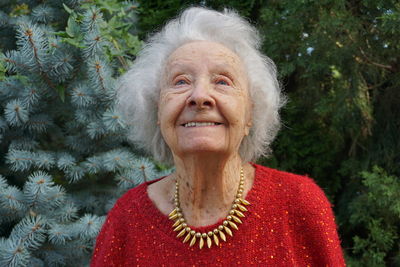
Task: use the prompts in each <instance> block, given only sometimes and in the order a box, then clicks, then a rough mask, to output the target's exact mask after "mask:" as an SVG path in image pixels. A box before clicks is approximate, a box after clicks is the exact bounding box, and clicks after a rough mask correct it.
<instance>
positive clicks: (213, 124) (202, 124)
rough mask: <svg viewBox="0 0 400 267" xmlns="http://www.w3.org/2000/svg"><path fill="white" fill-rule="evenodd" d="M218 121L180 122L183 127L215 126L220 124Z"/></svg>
mask: <svg viewBox="0 0 400 267" xmlns="http://www.w3.org/2000/svg"><path fill="white" fill-rule="evenodd" d="M221 124H222V123H219V122H187V123H184V124H182V126H184V127H203V126H215V125H221Z"/></svg>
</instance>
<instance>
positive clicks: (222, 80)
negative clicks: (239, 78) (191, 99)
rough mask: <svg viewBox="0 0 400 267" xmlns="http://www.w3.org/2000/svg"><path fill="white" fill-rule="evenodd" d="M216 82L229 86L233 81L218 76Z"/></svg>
mask: <svg viewBox="0 0 400 267" xmlns="http://www.w3.org/2000/svg"><path fill="white" fill-rule="evenodd" d="M216 84H218V85H223V86H229V85H230V84H231V83H230V82H229V81H228V80H227V79H225V78H218V79H217V80H216Z"/></svg>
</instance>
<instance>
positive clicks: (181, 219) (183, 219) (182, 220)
mask: <svg viewBox="0 0 400 267" xmlns="http://www.w3.org/2000/svg"><path fill="white" fill-rule="evenodd" d="M180 214H182V213H180ZM179 221H180V222H184V221H185V218H180V219H179Z"/></svg>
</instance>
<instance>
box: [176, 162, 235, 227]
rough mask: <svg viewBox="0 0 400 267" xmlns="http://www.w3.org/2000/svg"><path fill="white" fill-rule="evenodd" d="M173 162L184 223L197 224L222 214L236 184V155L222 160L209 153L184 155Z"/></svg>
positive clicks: (224, 212) (232, 196) (229, 202)
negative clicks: (183, 157)
mask: <svg viewBox="0 0 400 267" xmlns="http://www.w3.org/2000/svg"><path fill="white" fill-rule="evenodd" d="M175 164H176V173H175V178H176V179H177V181H178V182H179V198H180V207H181V209H182V210H183V214H184V217H185V219H186V221H187V223H188V224H189V225H192V226H194V227H198V226H205V225H210V224H213V223H216V222H217V221H218V220H219V219H221V218H224V217H225V216H226V215H227V212H228V211H229V210H230V207H231V205H232V202H233V200H234V199H235V195H236V192H237V189H238V186H239V181H240V168H241V167H242V161H241V159H240V157H239V155H235V156H233V157H231V158H228V159H224V160H222V159H218V158H216V157H210V156H209V155H208V156H205V157H199V156H196V157H185V159H175ZM174 186H175V185H174Z"/></svg>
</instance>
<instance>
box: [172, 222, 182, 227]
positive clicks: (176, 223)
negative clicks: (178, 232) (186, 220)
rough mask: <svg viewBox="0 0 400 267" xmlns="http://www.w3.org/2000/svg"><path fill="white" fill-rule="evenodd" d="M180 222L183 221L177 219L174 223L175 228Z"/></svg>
mask: <svg viewBox="0 0 400 267" xmlns="http://www.w3.org/2000/svg"><path fill="white" fill-rule="evenodd" d="M180 224H181V222H180V221H179V220H176V221H175V223H174V224H173V225H172V227H173V228H175V227H177V226H178V225H180Z"/></svg>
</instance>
